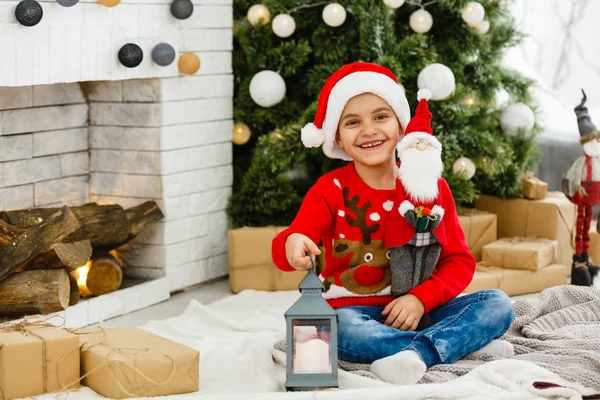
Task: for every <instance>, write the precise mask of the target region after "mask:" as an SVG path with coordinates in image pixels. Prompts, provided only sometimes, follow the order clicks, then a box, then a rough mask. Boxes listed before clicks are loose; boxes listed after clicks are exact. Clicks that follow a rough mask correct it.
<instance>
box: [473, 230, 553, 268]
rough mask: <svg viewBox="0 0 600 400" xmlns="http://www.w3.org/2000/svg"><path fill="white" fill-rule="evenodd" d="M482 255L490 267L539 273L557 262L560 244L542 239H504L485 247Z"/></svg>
mask: <svg viewBox="0 0 600 400" xmlns="http://www.w3.org/2000/svg"><path fill="white" fill-rule="evenodd" d="M482 254H483V257H482V259H483V261H484V262H485V263H487V264H489V265H494V266H497V267H500V268H510V269H527V270H530V271H537V270H538V269H541V268H544V267H546V266H548V265H550V264H553V263H555V262H556V258H557V256H558V243H557V241H556V240H550V239H541V238H520V237H518V238H502V239H498V240H497V241H495V242H492V243H489V244H486V245H485V246H483V253H482Z"/></svg>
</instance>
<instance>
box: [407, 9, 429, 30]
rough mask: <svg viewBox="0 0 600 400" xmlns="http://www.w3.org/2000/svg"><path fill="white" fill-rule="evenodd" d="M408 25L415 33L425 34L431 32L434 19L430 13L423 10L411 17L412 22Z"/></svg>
mask: <svg viewBox="0 0 600 400" xmlns="http://www.w3.org/2000/svg"><path fill="white" fill-rule="evenodd" d="M408 23H409V25H410V27H411V28H412V30H413V31H415V32H417V33H425V32H429V30H430V29H431V27H432V26H433V17H432V16H431V14H430V13H429V11H427V10H425V9H421V10H417V11H415V12H414V13H412V14H411V15H410V20H409V21H408Z"/></svg>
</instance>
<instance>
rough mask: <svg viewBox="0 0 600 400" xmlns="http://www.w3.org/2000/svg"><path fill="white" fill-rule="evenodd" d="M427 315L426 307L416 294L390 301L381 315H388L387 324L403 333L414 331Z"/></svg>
mask: <svg viewBox="0 0 600 400" xmlns="http://www.w3.org/2000/svg"><path fill="white" fill-rule="evenodd" d="M424 313H425V305H424V304H423V302H422V301H421V300H419V298H418V297H417V296H415V295H414V294H407V295H404V296H401V297H398V298H397V299H394V300H392V301H390V303H389V304H388V305H387V306H385V308H384V309H383V311H382V313H381V315H387V316H388V317H387V319H386V320H385V322H384V323H385V324H386V325H389V326H391V327H392V328H398V329H401V330H403V331H414V330H415V329H417V325H419V321H420V320H421V317H422V316H423V314H424Z"/></svg>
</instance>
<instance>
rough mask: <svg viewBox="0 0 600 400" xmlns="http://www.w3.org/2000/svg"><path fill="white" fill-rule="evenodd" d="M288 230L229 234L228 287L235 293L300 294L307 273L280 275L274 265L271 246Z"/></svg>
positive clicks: (271, 228)
mask: <svg viewBox="0 0 600 400" xmlns="http://www.w3.org/2000/svg"><path fill="white" fill-rule="evenodd" d="M286 228H287V227H276V226H267V227H262V228H252V227H244V228H239V229H232V230H230V231H229V232H228V247H229V250H228V252H229V254H228V258H229V259H228V267H229V284H230V286H231V290H232V291H233V292H234V293H238V292H240V291H242V290H244V289H254V290H265V291H275V290H297V289H298V285H299V284H300V281H302V279H304V277H305V276H306V272H303V271H293V272H285V271H281V270H280V269H279V268H277V267H276V266H275V264H274V263H273V259H272V257H271V242H272V241H273V239H274V238H275V236H277V234H278V233H279V232H281V231H283V230H284V229H286Z"/></svg>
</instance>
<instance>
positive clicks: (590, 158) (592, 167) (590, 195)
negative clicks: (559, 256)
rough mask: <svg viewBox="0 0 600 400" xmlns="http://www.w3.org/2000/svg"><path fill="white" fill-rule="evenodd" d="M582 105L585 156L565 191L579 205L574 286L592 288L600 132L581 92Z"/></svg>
mask: <svg viewBox="0 0 600 400" xmlns="http://www.w3.org/2000/svg"><path fill="white" fill-rule="evenodd" d="M581 92H582V93H583V99H582V100H581V104H579V105H578V106H577V107H575V114H576V115H577V124H578V125H579V134H580V136H581V139H579V143H581V145H582V146H583V152H584V153H585V155H583V156H581V157H579V158H578V159H577V160H575V162H574V163H573V165H572V166H571V168H569V170H568V171H567V173H566V174H565V175H564V176H563V179H562V190H563V192H564V193H565V195H566V196H567V197H568V198H569V200H571V202H572V203H574V204H576V205H577V228H576V237H575V254H574V255H573V264H572V265H571V283H572V284H573V285H579V286H591V285H592V282H593V279H594V277H595V276H596V275H597V274H598V267H597V266H596V265H594V264H593V261H592V259H591V258H590V256H589V254H588V250H589V247H590V236H589V232H590V225H591V222H592V217H593V215H592V214H593V210H592V207H593V206H595V205H596V204H599V203H600V142H599V141H600V131H598V130H597V129H596V126H595V125H594V123H593V122H592V120H591V118H590V116H589V114H588V109H587V107H585V102H586V100H587V97H586V95H585V92H584V91H583V90H582V91H581ZM596 229H598V228H596Z"/></svg>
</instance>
